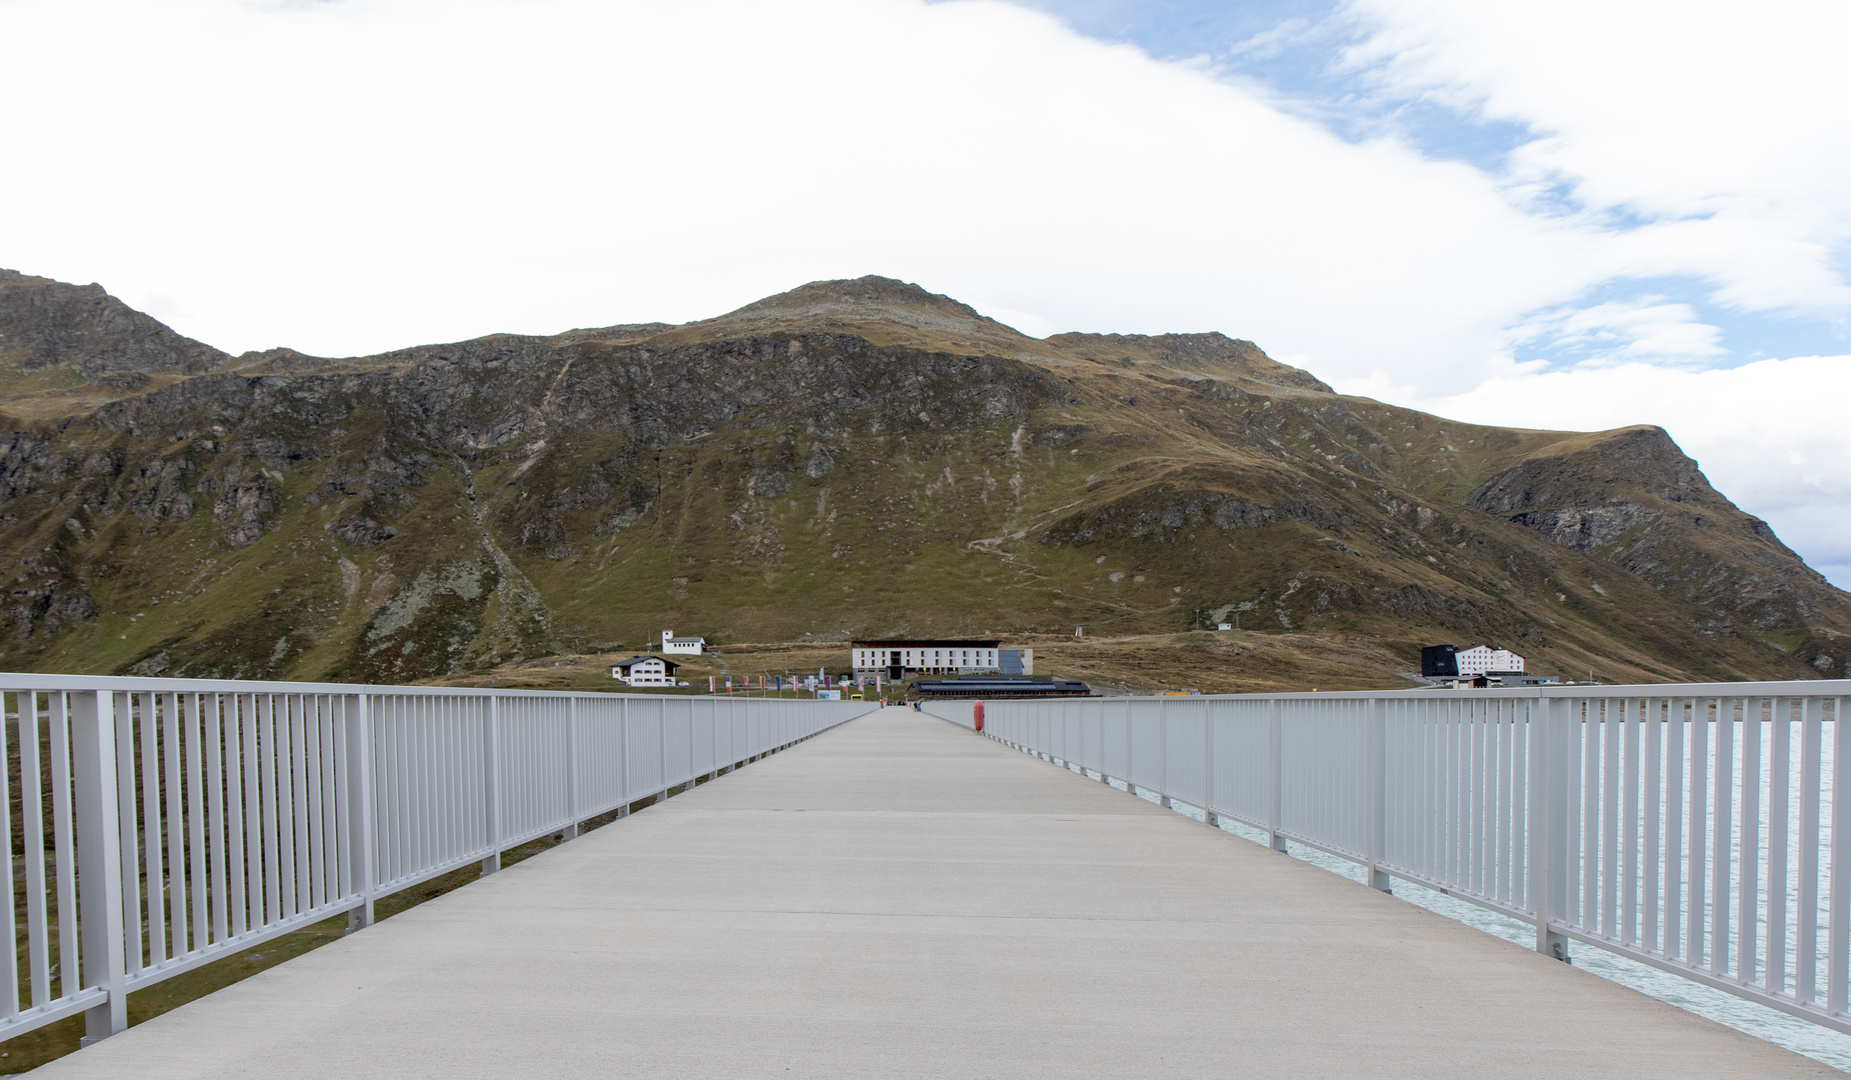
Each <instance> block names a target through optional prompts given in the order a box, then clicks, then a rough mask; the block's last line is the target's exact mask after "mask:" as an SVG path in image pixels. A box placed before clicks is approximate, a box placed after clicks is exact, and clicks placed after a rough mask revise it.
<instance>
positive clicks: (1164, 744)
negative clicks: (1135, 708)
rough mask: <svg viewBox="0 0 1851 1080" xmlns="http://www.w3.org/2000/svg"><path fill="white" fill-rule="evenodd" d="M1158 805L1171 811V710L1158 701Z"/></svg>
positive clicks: (1159, 699)
mask: <svg viewBox="0 0 1851 1080" xmlns="http://www.w3.org/2000/svg"><path fill="white" fill-rule="evenodd" d="M1157 803H1158V805H1160V806H1162V807H1163V808H1164V809H1165V810H1168V809H1170V710H1169V709H1167V708H1165V707H1164V701H1163V699H1162V698H1158V699H1157Z"/></svg>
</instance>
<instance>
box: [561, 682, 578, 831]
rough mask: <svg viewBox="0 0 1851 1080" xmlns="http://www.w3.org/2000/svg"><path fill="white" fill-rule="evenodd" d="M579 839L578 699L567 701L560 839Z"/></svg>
mask: <svg viewBox="0 0 1851 1080" xmlns="http://www.w3.org/2000/svg"><path fill="white" fill-rule="evenodd" d="M577 838H578V699H577V698H575V697H574V698H568V699H566V827H565V828H563V829H561V830H559V839H560V840H561V841H565V840H575V839H577Z"/></svg>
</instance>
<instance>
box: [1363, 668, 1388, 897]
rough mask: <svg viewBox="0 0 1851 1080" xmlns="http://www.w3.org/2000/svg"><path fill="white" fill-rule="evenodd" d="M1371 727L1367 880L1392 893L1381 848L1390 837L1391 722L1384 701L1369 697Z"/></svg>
mask: <svg viewBox="0 0 1851 1080" xmlns="http://www.w3.org/2000/svg"><path fill="white" fill-rule="evenodd" d="M1366 708H1367V710H1368V711H1367V713H1366V714H1365V715H1366V717H1367V719H1366V720H1365V723H1367V724H1368V738H1369V742H1368V757H1367V759H1366V761H1365V762H1364V766H1363V767H1364V770H1365V773H1364V775H1366V776H1367V777H1368V780H1367V783H1366V792H1367V794H1366V797H1367V799H1368V802H1367V803H1365V804H1364V812H1363V829H1364V834H1363V835H1364V843H1365V851H1366V853H1367V855H1368V859H1369V861H1368V863H1367V871H1368V876H1367V877H1366V878H1365V879H1364V880H1365V881H1367V882H1368V884H1369V886H1370V887H1371V888H1375V889H1380V890H1381V891H1382V892H1387V891H1389V882H1388V871H1386V870H1384V869H1382V865H1381V864H1382V846H1383V841H1384V839H1385V838H1386V836H1387V834H1386V832H1385V829H1386V822H1385V821H1384V820H1383V817H1384V812H1385V807H1384V801H1385V800H1386V798H1387V792H1386V788H1387V783H1386V780H1387V768H1388V763H1387V760H1386V758H1387V756H1388V719H1387V717H1386V716H1384V715H1383V713H1382V705H1381V702H1380V701H1379V700H1377V699H1375V698H1370V699H1369V700H1368V702H1367V705H1366Z"/></svg>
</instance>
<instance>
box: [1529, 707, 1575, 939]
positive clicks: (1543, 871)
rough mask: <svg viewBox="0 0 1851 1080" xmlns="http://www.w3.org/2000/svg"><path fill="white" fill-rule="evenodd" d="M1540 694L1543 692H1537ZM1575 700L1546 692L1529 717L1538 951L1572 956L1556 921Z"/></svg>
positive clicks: (1562, 884) (1563, 875) (1562, 890)
mask: <svg viewBox="0 0 1851 1080" xmlns="http://www.w3.org/2000/svg"><path fill="white" fill-rule="evenodd" d="M1538 696H1539V697H1540V693H1539V695H1538ZM1574 704H1575V703H1574V701H1573V700H1571V699H1568V698H1544V699H1542V700H1541V701H1539V702H1538V705H1539V706H1540V708H1539V710H1538V713H1537V714H1533V715H1532V718H1531V723H1530V731H1531V744H1530V783H1529V787H1530V820H1529V827H1528V832H1529V835H1530V851H1529V858H1528V860H1527V861H1528V864H1529V887H1528V888H1529V894H1530V902H1531V904H1532V905H1533V906H1534V908H1535V911H1536V951H1537V952H1539V953H1542V954H1543V955H1545V956H1552V957H1555V958H1556V959H1558V960H1566V959H1567V958H1568V939H1567V938H1566V937H1565V936H1563V935H1562V933H1561V932H1560V931H1558V930H1556V929H1554V927H1553V925H1552V924H1553V923H1554V922H1555V921H1556V920H1559V919H1561V918H1562V917H1563V909H1564V907H1565V904H1564V900H1565V898H1566V895H1567V893H1568V891H1569V890H1568V887H1567V886H1568V882H1567V877H1568V835H1569V833H1570V831H1571V830H1570V828H1569V826H1570V824H1571V823H1570V822H1569V821H1568V808H1569V806H1570V805H1571V804H1572V803H1573V802H1574V798H1573V794H1574V793H1573V792H1572V791H1571V790H1570V787H1569V781H1570V779H1571V777H1570V774H1569V767H1568V766H1569V759H1570V757H1571V754H1570V742H1569V735H1570V732H1569V721H1570V717H1571V716H1572V710H1573V707H1574Z"/></svg>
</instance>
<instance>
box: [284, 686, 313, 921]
mask: <svg viewBox="0 0 1851 1080" xmlns="http://www.w3.org/2000/svg"><path fill="white" fill-rule="evenodd" d="M290 701H291V708H290V715H289V775H290V785H289V788H290V790H289V809H290V814H291V815H292V816H293V818H294V821H295V850H294V854H295V857H296V858H295V886H296V888H295V897H296V903H295V910H294V911H293V912H292V914H300V913H301V912H304V911H307V910H309V909H310V908H312V907H313V906H314V904H313V903H311V902H310V899H309V897H310V889H309V874H310V870H309V832H308V826H309V813H310V808H311V807H313V806H314V805H315V800H314V798H313V797H312V792H311V791H310V790H309V786H308V762H309V754H308V747H309V732H310V728H309V705H310V703H311V702H312V701H314V696H313V695H311V694H291V695H290Z"/></svg>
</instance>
